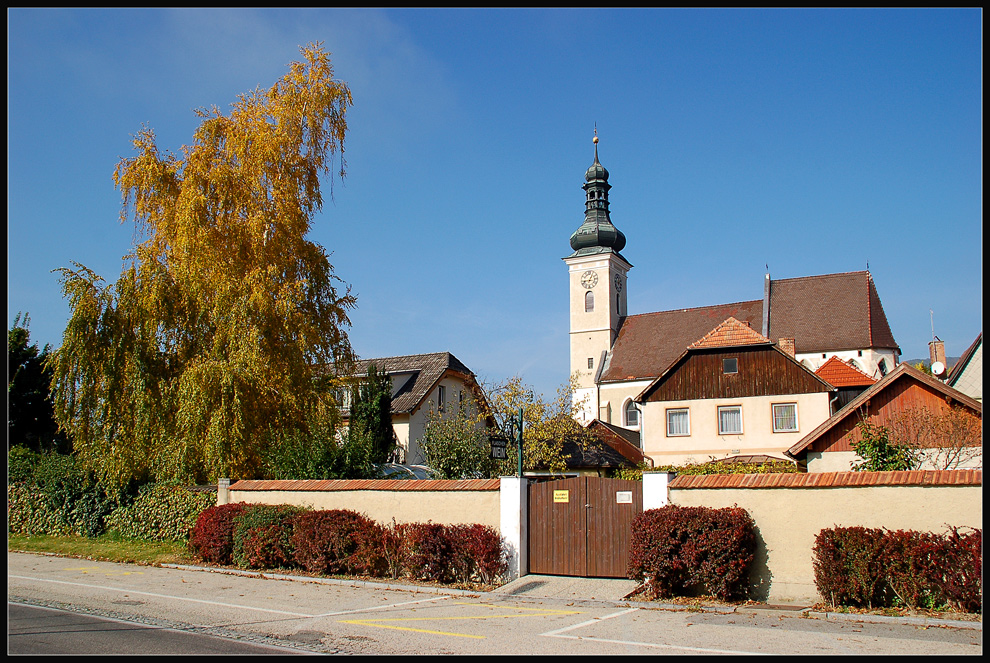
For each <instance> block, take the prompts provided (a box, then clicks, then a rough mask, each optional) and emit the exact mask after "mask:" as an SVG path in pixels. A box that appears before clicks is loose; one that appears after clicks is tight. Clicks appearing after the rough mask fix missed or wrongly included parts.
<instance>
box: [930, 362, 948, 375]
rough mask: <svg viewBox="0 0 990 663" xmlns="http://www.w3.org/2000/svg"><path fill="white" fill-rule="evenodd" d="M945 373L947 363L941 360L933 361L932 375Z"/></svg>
mask: <svg viewBox="0 0 990 663" xmlns="http://www.w3.org/2000/svg"><path fill="white" fill-rule="evenodd" d="M942 373H945V364H943V363H942V362H940V361H936V362H933V363H932V375H942Z"/></svg>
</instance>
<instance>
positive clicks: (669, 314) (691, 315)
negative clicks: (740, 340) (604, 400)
mask: <svg viewBox="0 0 990 663" xmlns="http://www.w3.org/2000/svg"><path fill="white" fill-rule="evenodd" d="M730 317H731V318H735V319H736V320H739V321H740V322H744V323H749V325H750V327H753V328H755V329H759V327H760V325H761V324H762V322H761V320H762V318H763V302H762V301H760V300H755V301H750V302H739V303H736V304H722V305H721V306H702V307H698V308H690V309H679V310H676V311H660V312H659V313H643V314H640V315H630V316H629V317H627V318H626V319H625V321H624V322H623V323H622V327H621V328H620V329H619V334H618V336H617V337H616V339H615V345H613V346H612V353H611V356H610V357H609V360H608V362H609V363H608V365H607V366H606V367H605V369H604V370H603V372H602V378H601V379H602V382H615V381H621V380H634V379H652V378H655V377H657V376H658V375H660V374H661V373H663V371H664V370H665V369H666V368H667V367H668V366H670V364H671V363H673V362H674V360H676V359H677V358H678V357H680V356H681V355H682V354H683V353H684V351H685V350H686V349H687V347H688V346H689V345H690V344H692V343H694V342H695V341H697V340H698V339H700V338H701V337H703V336H704V335H705V334H707V333H708V332H710V331H711V330H712V329H714V328H715V327H716V326H718V324H719V323H721V322H723V321H724V320H725V319H726V318H730Z"/></svg>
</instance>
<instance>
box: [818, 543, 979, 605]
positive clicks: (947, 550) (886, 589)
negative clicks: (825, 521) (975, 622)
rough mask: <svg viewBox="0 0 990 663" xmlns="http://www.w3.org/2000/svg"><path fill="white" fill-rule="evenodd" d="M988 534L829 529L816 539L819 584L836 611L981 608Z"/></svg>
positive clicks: (822, 592) (819, 587) (820, 591)
mask: <svg viewBox="0 0 990 663" xmlns="http://www.w3.org/2000/svg"><path fill="white" fill-rule="evenodd" d="M982 544H983V532H982V530H973V531H972V532H970V533H968V534H960V533H959V530H958V528H955V527H953V528H950V529H949V531H948V533H947V534H944V535H940V534H933V533H929V532H916V531H910V530H896V531H889V530H880V529H867V528H864V527H837V528H834V529H824V530H822V531H821V532H819V533H818V536H817V537H816V539H815V547H814V549H813V554H814V568H815V585H816V587H817V588H818V592H819V593H820V594H821V596H822V598H823V599H824V600H825V601H826V602H828V603H830V604H831V605H834V606H839V605H849V606H866V607H871V608H872V607H885V606H891V605H894V604H895V603H900V604H902V605H906V606H907V607H910V608H934V607H939V606H943V605H946V604H948V605H949V606H951V607H953V608H956V609H959V610H966V611H970V612H979V611H980V610H981V606H982V599H983V593H982V581H983V576H982V569H983V552H982Z"/></svg>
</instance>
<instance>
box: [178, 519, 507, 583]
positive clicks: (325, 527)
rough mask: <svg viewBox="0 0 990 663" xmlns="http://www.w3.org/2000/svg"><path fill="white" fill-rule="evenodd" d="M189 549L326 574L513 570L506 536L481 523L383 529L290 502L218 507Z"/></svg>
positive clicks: (474, 578)
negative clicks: (503, 537)
mask: <svg viewBox="0 0 990 663" xmlns="http://www.w3.org/2000/svg"><path fill="white" fill-rule="evenodd" d="M189 550H190V552H191V553H192V554H193V555H195V556H196V557H198V558H199V559H201V560H203V561H205V562H208V563H213V564H232V565H234V566H238V567H240V568H253V569H269V568H270V569H275V568H282V569H285V568H301V569H304V570H306V571H308V572H310V573H315V574H320V575H339V574H347V575H369V576H373V577H392V578H399V577H401V576H403V575H404V576H407V577H410V578H413V579H416V580H427V581H434V582H445V583H450V582H461V583H471V582H480V583H484V584H486V585H492V584H495V583H497V582H498V581H499V579H501V578H502V577H504V576H505V573H506V571H507V569H508V561H507V556H506V551H505V549H504V546H503V543H502V538H501V536H499V534H498V532H497V531H495V530H494V529H493V528H491V527H488V526H486V525H480V524H466V525H442V524H437V523H432V522H426V523H401V524H397V523H396V522H395V521H394V520H393V521H392V523H391V524H389V525H385V526H382V525H379V524H378V523H376V522H374V521H372V520H370V519H369V518H367V517H366V516H365V515H363V514H359V513H357V512H355V511H350V510H344V509H336V510H324V511H312V510H309V509H303V508H301V507H294V506H288V505H264V504H254V505H247V504H244V503H237V504H227V505H223V506H215V507H211V508H208V509H206V510H205V511H203V512H202V513H201V514H200V516H199V518H198V519H197V521H196V524H195V526H194V527H193V528H192V531H191V534H190V537H189Z"/></svg>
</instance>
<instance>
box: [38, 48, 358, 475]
mask: <svg viewBox="0 0 990 663" xmlns="http://www.w3.org/2000/svg"><path fill="white" fill-rule="evenodd" d="M301 53H302V55H303V58H302V61H299V62H294V63H292V64H291V65H290V66H289V71H288V73H287V74H285V76H283V77H282V78H281V79H280V80H279V81H278V82H277V83H275V85H273V86H272V87H271V88H270V89H267V90H266V89H261V88H259V89H256V90H255V91H253V92H251V93H249V94H246V95H242V96H240V97H239V98H238V100H237V101H236V102H235V103H234V104H233V106H232V110H231V112H230V114H229V115H224V114H223V113H221V112H220V111H219V110H217V109H216V108H213V109H211V110H208V111H207V110H200V111H197V115H198V116H199V117H200V118H201V119H202V121H201V124H200V126H199V128H198V129H197V130H196V132H195V134H194V136H193V141H192V144H191V145H189V146H184V147H183V148H182V150H181V156H175V155H173V154H171V153H168V152H165V153H163V152H161V151H159V148H158V146H157V145H156V142H155V134H154V132H153V131H151V130H150V129H147V128H145V129H143V130H142V131H140V132H139V133H138V134H137V135H136V136H135V138H134V141H133V143H134V148H135V151H136V156H133V157H132V158H127V159H123V160H121V161H120V163H119V164H118V165H117V168H116V170H115V172H114V181H115V183H116V186H117V187H118V188H119V189H120V191H121V193H122V197H123V207H122V211H121V222H124V223H126V222H128V221H130V220H133V222H134V224H135V226H136V229H137V233H136V238H137V239H136V240H135V247H134V249H133V252H132V253H131V254H130V255H128V256H125V265H124V269H123V271H122V273H121V275H120V277H119V279H118V280H117V281H116V282H115V283H113V284H110V285H107V284H105V283H104V282H103V280H102V279H101V278H100V277H99V276H97V275H96V274H94V273H93V272H92V271H91V270H89V269H87V268H85V267H83V266H82V265H79V264H77V263H73V264H74V267H73V268H63V269H61V270H58V271H59V272H60V273H61V284H62V289H63V293H64V295H65V297H66V298H67V299H68V300H69V304H70V307H71V311H72V313H71V316H70V319H69V322H68V324H67V326H66V329H65V332H64V336H63V341H62V345H61V347H60V348H59V349H58V350H57V351H56V352H55V353H54V354H53V359H52V366H53V368H54V378H53V381H52V387H53V392H54V395H55V405H56V412H57V414H56V416H57V419H58V422H59V425H60V427H61V428H62V429H63V430H65V431H66V432H68V433H69V434H71V435H72V437H73V441H74V448H75V449H76V451H77V453H78V455H79V457H80V459H81V460H82V461H83V462H84V463H85V464H86V465H87V466H89V467H90V468H91V469H93V470H95V471H96V472H97V475H98V476H99V478H100V479H101V481H103V482H104V483H106V484H108V485H121V484H123V483H125V482H126V481H128V480H129V479H131V478H150V479H155V480H165V479H174V480H184V481H206V480H209V481H215V480H216V479H217V478H218V477H221V476H225V477H233V478H247V477H256V476H259V474H260V472H261V467H262V457H263V454H264V452H265V449H266V448H267V447H268V445H270V444H271V442H272V440H274V439H277V438H278V437H279V436H281V435H287V434H297V433H300V432H301V433H304V434H305V433H306V432H307V431H308V430H309V429H310V427H311V426H312V425H313V422H315V421H324V422H325V421H326V420H327V418H332V417H333V416H334V413H335V412H336V411H337V410H336V407H335V404H334V403H333V401H332V400H331V396H330V394H331V393H332V391H333V387H334V386H335V385H334V384H332V383H333V382H334V381H335V377H334V372H333V371H330V372H329V373H325V372H324V371H323V367H325V366H334V367H337V368H338V369H339V372H340V373H343V374H346V373H348V372H349V366H350V362H351V361H352V360H353V355H352V352H351V346H350V343H349V341H348V337H347V333H346V330H347V328H348V327H349V325H350V321H349V318H348V311H349V310H350V309H351V308H353V306H354V304H355V298H354V297H353V296H352V295H351V293H350V288H349V287H348V286H347V285H346V284H344V283H343V281H341V280H340V279H339V278H338V277H337V276H336V274H335V273H334V270H333V267H332V265H331V264H330V262H329V258H328V254H327V252H326V251H325V250H324V249H323V248H322V247H321V246H320V245H318V244H316V243H314V242H311V241H308V240H307V239H306V236H307V234H308V233H309V231H310V228H311V225H312V223H313V219H314V215H315V214H316V213H317V212H318V211H319V210H320V209H321V207H322V203H323V199H322V196H321V193H320V177H321V175H326V174H330V176H331V178H332V177H333V173H332V172H331V170H332V169H334V170H336V171H337V174H338V175H339V176H340V177H343V175H344V159H343V151H344V135H345V132H346V129H347V123H346V120H345V113H346V111H347V108H348V107H349V106H350V105H351V103H352V100H351V93H350V90H349V89H348V87H347V85H346V84H345V83H343V82H341V81H338V80H336V79H334V75H333V68H332V65H331V62H330V57H329V54H328V53H326V52H325V51H324V50H323V48H322V45H321V44H310V45H309V46H307V47H305V48H302V49H301ZM335 162H336V164H337V165H336V166H335V165H334V163H335Z"/></svg>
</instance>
